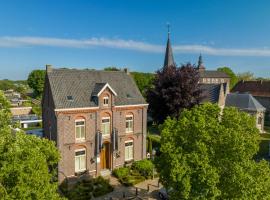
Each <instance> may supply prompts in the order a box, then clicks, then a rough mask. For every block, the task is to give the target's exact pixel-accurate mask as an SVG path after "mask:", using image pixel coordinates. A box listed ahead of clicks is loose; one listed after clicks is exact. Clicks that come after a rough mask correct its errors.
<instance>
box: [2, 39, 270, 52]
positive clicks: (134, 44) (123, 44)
mask: <svg viewBox="0 0 270 200" xmlns="http://www.w3.org/2000/svg"><path fill="white" fill-rule="evenodd" d="M27 46H51V47H67V48H92V47H106V48H116V49H129V50H134V51H142V52H150V53H163V52H164V49H165V46H164V45H156V44H150V43H146V42H140V41H134V40H122V39H108V38H90V39H84V40H79V39H62V38H48V37H0V48H6V47H9V48H14V47H27ZM173 48H174V53H175V54H178V53H202V54H208V55H219V56H270V49H267V48H257V49H256V48H247V49H238V48H215V47H211V46H207V45H174V46H173Z"/></svg>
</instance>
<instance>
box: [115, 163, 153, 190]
mask: <svg viewBox="0 0 270 200" xmlns="http://www.w3.org/2000/svg"><path fill="white" fill-rule="evenodd" d="M153 168H154V165H153V163H152V162H151V161H150V160H140V161H136V162H134V163H133V164H132V166H131V167H120V168H118V169H115V170H113V175H114V176H115V177H117V178H118V180H119V181H120V182H121V183H122V184H123V185H125V186H131V185H136V184H137V183H140V182H142V181H144V180H145V179H148V178H150V177H151V176H152V175H153Z"/></svg>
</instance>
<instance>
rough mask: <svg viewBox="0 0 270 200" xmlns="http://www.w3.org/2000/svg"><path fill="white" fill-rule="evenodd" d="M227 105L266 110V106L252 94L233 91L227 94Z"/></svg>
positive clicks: (243, 108) (252, 109)
mask: <svg viewBox="0 0 270 200" xmlns="http://www.w3.org/2000/svg"><path fill="white" fill-rule="evenodd" d="M225 106H228V107H229V106H232V107H237V108H239V109H241V110H250V111H265V108H264V107H263V106H262V105H261V104H260V103H259V102H258V101H257V100H256V99H255V98H254V97H253V96H252V95H251V94H248V93H246V94H239V93H231V94H228V95H227V98H226V101H225Z"/></svg>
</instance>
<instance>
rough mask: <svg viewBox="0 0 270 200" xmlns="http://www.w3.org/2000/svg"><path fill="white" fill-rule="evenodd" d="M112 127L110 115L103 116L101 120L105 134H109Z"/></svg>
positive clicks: (102, 130)
mask: <svg viewBox="0 0 270 200" xmlns="http://www.w3.org/2000/svg"><path fill="white" fill-rule="evenodd" d="M110 129H111V123H110V117H103V118H102V120H101V132H102V134H103V135H109V134H110Z"/></svg>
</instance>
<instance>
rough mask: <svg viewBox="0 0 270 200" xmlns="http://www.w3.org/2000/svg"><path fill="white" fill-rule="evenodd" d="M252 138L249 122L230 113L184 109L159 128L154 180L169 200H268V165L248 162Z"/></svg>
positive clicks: (212, 108)
mask: <svg viewBox="0 0 270 200" xmlns="http://www.w3.org/2000/svg"><path fill="white" fill-rule="evenodd" d="M258 138H259V131H258V129H257V128H256V125H255V118H253V117H251V116H250V115H248V114H247V113H244V112H239V111H238V110H237V109H235V108H225V109H224V110H223V112H222V114H221V110H220V108H219V107H218V106H217V105H213V104H210V103H207V104H204V105H200V106H195V107H194V108H192V109H191V110H184V111H183V112H182V113H181V115H180V117H179V118H178V119H175V118H168V119H167V120H166V121H165V122H164V124H163V127H162V132H161V156H160V158H159V160H158V165H157V167H158V170H159V171H160V180H161V182H162V184H163V185H164V186H165V187H166V188H172V190H171V195H172V196H171V197H172V198H171V199H250V198H251V197H252V199H269V198H270V192H269V191H270V176H269V174H270V168H269V164H268V162H266V161H264V160H263V161H260V162H256V161H255V160H254V159H253V157H254V155H255V154H256V153H257V151H258V149H259V146H258ZM164 166H166V167H164Z"/></svg>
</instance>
